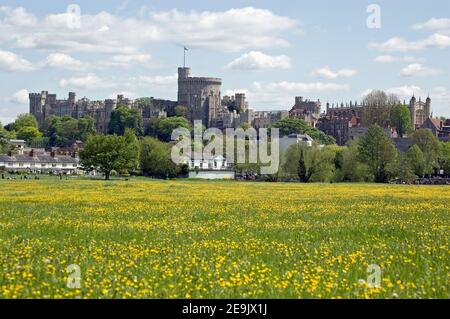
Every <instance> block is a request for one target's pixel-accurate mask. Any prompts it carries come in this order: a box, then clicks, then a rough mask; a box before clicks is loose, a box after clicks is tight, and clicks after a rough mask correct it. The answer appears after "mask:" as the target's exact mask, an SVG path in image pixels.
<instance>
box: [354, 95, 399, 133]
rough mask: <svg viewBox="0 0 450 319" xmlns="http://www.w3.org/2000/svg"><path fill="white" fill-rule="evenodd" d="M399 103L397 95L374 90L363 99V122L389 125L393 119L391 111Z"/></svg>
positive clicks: (365, 123)
mask: <svg viewBox="0 0 450 319" xmlns="http://www.w3.org/2000/svg"><path fill="white" fill-rule="evenodd" d="M398 103H399V99H398V98H397V96H395V95H393V94H391V95H388V94H386V93H385V92H383V91H379V90H374V91H372V92H370V93H369V94H367V95H366V96H365V97H364V99H363V104H364V108H363V114H362V119H361V121H362V123H363V124H364V125H367V126H371V125H379V126H381V127H387V126H388V125H389V124H390V120H391V118H390V117H391V116H390V115H391V111H392V109H393V108H394V106H395V105H397V104H398Z"/></svg>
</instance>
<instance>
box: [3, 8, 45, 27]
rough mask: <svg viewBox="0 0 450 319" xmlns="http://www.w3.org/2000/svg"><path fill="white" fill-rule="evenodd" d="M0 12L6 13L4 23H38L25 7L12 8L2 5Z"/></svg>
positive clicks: (14, 24)
mask: <svg viewBox="0 0 450 319" xmlns="http://www.w3.org/2000/svg"><path fill="white" fill-rule="evenodd" d="M0 12H1V13H4V14H5V19H4V20H3V22H4V23H6V24H9V25H13V26H17V27H32V26H34V25H36V23H37V19H36V17H35V16H34V15H32V14H30V13H28V12H27V10H26V9H25V8H24V7H16V8H11V7H7V6H0Z"/></svg>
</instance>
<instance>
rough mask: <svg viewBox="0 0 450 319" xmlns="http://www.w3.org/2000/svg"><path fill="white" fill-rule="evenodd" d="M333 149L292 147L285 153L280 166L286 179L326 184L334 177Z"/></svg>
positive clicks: (334, 153)
mask: <svg viewBox="0 0 450 319" xmlns="http://www.w3.org/2000/svg"><path fill="white" fill-rule="evenodd" d="M335 156H336V152H335V149H333V148H332V147H329V146H327V147H325V148H319V147H317V146H313V147H307V146H304V145H298V144H295V145H292V146H290V147H289V148H288V150H287V151H286V153H285V156H284V161H283V164H282V169H283V173H284V174H285V175H286V176H287V177H291V178H298V180H299V181H300V182H302V183H308V182H327V181H330V180H332V178H333V175H334V170H335V166H334V158H335Z"/></svg>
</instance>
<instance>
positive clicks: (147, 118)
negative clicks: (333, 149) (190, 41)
mask: <svg viewBox="0 0 450 319" xmlns="http://www.w3.org/2000/svg"><path fill="white" fill-rule="evenodd" d="M191 73H192V71H191V69H190V68H187V67H182V68H179V69H178V100H177V101H170V100H157V99H152V105H151V106H150V107H148V106H146V107H142V106H141V105H140V104H139V103H138V102H137V101H136V100H131V99H128V98H125V97H124V96H123V95H118V96H117V98H116V99H106V100H101V101H92V100H89V99H88V98H86V97H83V98H81V99H79V100H77V99H76V94H75V93H74V92H70V93H69V95H68V98H67V99H63V100H58V99H57V98H56V95H55V94H49V93H48V92H47V91H42V92H41V93H31V94H30V95H29V98H30V114H32V115H34V116H35V117H36V119H37V121H38V123H39V124H40V125H42V124H44V122H45V120H46V118H48V117H49V116H60V117H63V116H71V117H73V118H77V119H78V118H81V117H83V116H90V117H92V118H93V119H94V121H95V126H96V129H97V131H98V132H100V133H107V132H108V127H109V122H110V119H111V114H112V112H113V111H114V109H116V108H117V107H118V106H126V107H128V108H132V109H137V110H139V111H140V113H141V115H142V117H143V123H144V126H148V125H149V123H150V122H151V119H152V118H162V117H167V116H173V115H175V109H176V107H177V106H179V105H180V106H184V107H186V109H187V115H186V116H187V117H188V119H189V120H190V121H191V122H192V123H193V122H194V121H195V120H201V121H202V123H203V125H204V126H205V127H208V128H209V127H215V128H218V129H226V128H236V127H239V126H241V125H244V124H246V126H247V125H250V126H252V127H254V128H255V129H259V128H268V127H270V126H271V125H272V124H273V123H275V122H276V121H279V120H282V119H284V118H288V117H290V118H300V119H303V120H305V121H306V122H307V123H308V124H309V125H310V126H311V127H317V128H318V129H320V130H322V131H323V132H325V133H327V134H328V135H331V136H333V137H334V138H335V139H336V142H337V144H339V145H343V144H345V143H346V142H347V141H348V140H349V139H354V138H356V137H358V136H360V135H362V134H363V133H365V131H366V129H367V127H366V126H365V125H364V124H363V121H362V117H363V108H364V105H359V104H358V103H357V102H354V103H353V102H350V103H347V104H346V105H344V104H343V103H341V104H338V103H336V104H332V105H330V104H329V103H327V104H326V112H324V113H321V102H320V100H317V101H311V100H307V99H303V97H296V98H295V105H294V106H293V107H292V108H291V110H290V111H287V110H286V111H279V110H278V111H254V110H253V109H252V108H250V107H249V103H248V102H247V100H246V96H245V94H244V93H237V94H235V95H234V96H222V93H221V90H222V80H221V79H220V78H211V77H193V76H192V74H191ZM405 104H406V103H405ZM407 106H408V108H409V111H410V114H411V123H412V124H413V128H414V129H418V128H420V127H421V126H422V125H424V123H425V122H426V121H427V120H428V119H430V118H432V113H431V99H430V98H429V97H428V98H427V99H426V100H425V101H422V99H421V98H419V99H418V100H417V99H416V97H414V96H413V97H412V98H411V100H410V102H409V104H408V105H407Z"/></svg>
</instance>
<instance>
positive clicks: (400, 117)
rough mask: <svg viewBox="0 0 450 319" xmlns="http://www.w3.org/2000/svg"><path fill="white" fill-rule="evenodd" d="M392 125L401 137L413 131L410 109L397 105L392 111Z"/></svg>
mask: <svg viewBox="0 0 450 319" xmlns="http://www.w3.org/2000/svg"><path fill="white" fill-rule="evenodd" d="M391 125H392V126H394V127H395V128H396V129H397V133H398V135H399V136H400V137H403V136H404V135H405V134H407V133H408V132H410V131H411V129H412V125H411V113H410V112H409V109H408V108H407V107H406V106H405V105H402V104H397V105H396V106H394V108H393V109H392V111H391Z"/></svg>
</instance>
